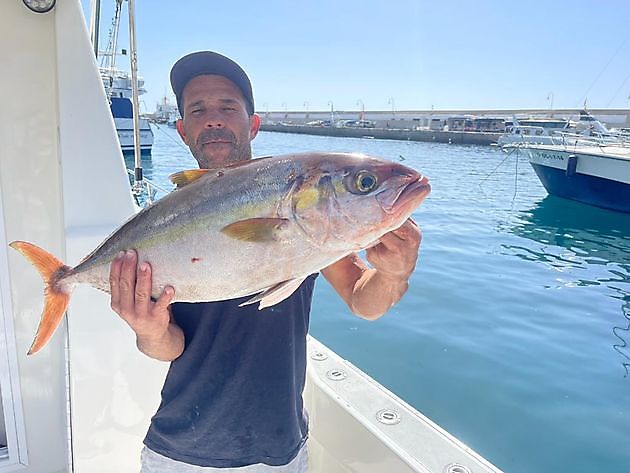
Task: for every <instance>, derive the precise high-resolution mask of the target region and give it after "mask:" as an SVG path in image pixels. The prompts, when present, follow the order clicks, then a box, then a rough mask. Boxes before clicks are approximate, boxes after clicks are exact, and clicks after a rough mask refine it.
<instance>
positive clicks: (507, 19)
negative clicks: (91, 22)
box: [82, 0, 630, 111]
mask: <svg viewBox="0 0 630 473" xmlns="http://www.w3.org/2000/svg"><path fill="white" fill-rule="evenodd" d="M82 3H83V5H84V11H85V12H86V14H87V12H89V0H82ZM113 3H114V2H113V0H111V1H109V0H102V7H101V8H102V10H101V38H102V39H101V45H103V46H104V44H105V40H106V37H107V32H108V29H109V24H110V23H111V17H112V16H113V6H112V4H113ZM126 11H127V9H126V3H125V7H124V10H123V13H124V15H125V17H124V20H125V21H124V22H123V23H122V24H121V35H120V39H119V47H127V44H128V43H127V41H128V39H127V37H128V35H127V23H126ZM629 21H630V1H628V0H601V1H595V0H590V1H589V0H573V1H565V0H558V1H554V0H547V1H539V0H534V1H519V2H510V1H505V0H503V1H494V0H492V1H486V2H482V1H458V0H451V1H435V0H434V1H424V0H416V1H412V0H381V1H374V0H362V1H357V0H318V1H314V2H298V1H288V0H266V1H259V2H246V1H242V0H241V1H235V2H225V1H224V2H213V1H209V0H206V1H198V0H180V1H177V2H174V1H169V2H167V1H162V0H136V36H137V42H138V44H137V46H138V64H139V71H140V74H141V75H142V76H143V77H144V79H145V87H146V88H147V90H148V93H147V94H145V95H144V96H143V97H142V100H143V102H144V106H145V108H146V109H147V110H149V111H152V110H154V109H155V104H156V102H157V101H159V100H160V99H161V97H163V96H164V94H165V93H166V94H167V95H169V96H171V97H172V93H171V90H170V86H169V82H168V75H169V71H170V68H171V66H172V64H173V63H174V62H175V61H176V60H177V59H178V58H180V57H181V56H183V55H185V54H187V53H189V52H192V51H197V50H203V49H210V50H215V51H219V52H221V53H223V54H226V55H228V56H230V57H232V58H233V59H235V60H236V61H237V62H239V63H240V64H241V66H243V68H244V69H245V70H246V71H247V72H248V74H249V75H250V78H251V80H252V83H253V86H254V95H255V101H256V107H257V109H258V111H265V110H266V109H268V110H269V111H273V110H284V109H285V108H286V109H288V110H307V109H308V110H330V105H329V102H332V103H333V104H334V107H335V109H338V110H358V109H360V108H361V107H365V109H366V110H391V108H392V102H393V104H394V107H395V109H396V110H410V109H423V110H426V109H430V108H431V107H434V108H435V109H436V110H438V109H439V110H444V109H476V108H480V109H485V108H494V109H509V108H549V107H550V106H551V97H552V96H553V106H554V108H576V107H580V106H581V105H582V104H583V102H584V99H585V97H586V98H587V100H588V102H587V103H588V106H589V108H630V99H629V98H628V96H629V95H630V27H629V26H628V25H629V23H628V22H629ZM118 61H119V63H121V64H125V65H126V66H127V67H128V64H127V60H126V58H122V59H119V60H118ZM392 99H393V100H392Z"/></svg>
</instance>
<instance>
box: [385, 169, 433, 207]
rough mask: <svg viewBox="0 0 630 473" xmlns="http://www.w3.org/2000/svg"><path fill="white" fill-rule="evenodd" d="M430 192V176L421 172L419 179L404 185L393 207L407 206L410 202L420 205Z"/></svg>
mask: <svg viewBox="0 0 630 473" xmlns="http://www.w3.org/2000/svg"><path fill="white" fill-rule="evenodd" d="M429 192H431V184H429V178H428V177H426V176H423V175H422V174H421V175H420V176H419V177H418V179H416V180H414V181H412V182H410V183H409V184H407V185H406V186H404V187H403V189H402V191H401V192H400V194H398V197H397V198H396V200H395V201H394V204H393V207H397V206H399V205H403V206H406V205H407V204H409V203H411V204H414V205H415V206H418V205H420V203H421V202H422V201H423V200H424V198H425V197H426V196H427V195H429ZM416 202H417V203H416Z"/></svg>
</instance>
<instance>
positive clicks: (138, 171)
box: [127, 0, 142, 191]
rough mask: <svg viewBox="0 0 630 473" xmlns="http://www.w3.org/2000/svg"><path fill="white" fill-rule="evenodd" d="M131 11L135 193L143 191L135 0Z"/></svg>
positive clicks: (129, 0)
mask: <svg viewBox="0 0 630 473" xmlns="http://www.w3.org/2000/svg"><path fill="white" fill-rule="evenodd" d="M127 2H128V7H127V9H128V11H129V49H130V54H129V60H130V63H131V104H132V106H133V154H134V158H135V170H134V183H133V187H134V191H139V190H140V189H142V161H141V154H140V105H139V101H138V57H137V54H136V24H135V0H127Z"/></svg>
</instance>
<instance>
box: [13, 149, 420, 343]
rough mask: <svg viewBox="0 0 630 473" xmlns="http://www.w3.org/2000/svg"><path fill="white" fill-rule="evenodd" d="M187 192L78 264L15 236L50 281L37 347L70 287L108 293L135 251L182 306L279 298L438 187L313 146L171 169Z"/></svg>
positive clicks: (394, 224)
mask: <svg viewBox="0 0 630 473" xmlns="http://www.w3.org/2000/svg"><path fill="white" fill-rule="evenodd" d="M171 180H172V181H173V182H174V183H175V184H177V185H178V189H176V190H175V191H173V192H171V193H170V194H169V195H167V196H166V197H164V198H162V199H161V200H159V201H157V202H156V203H154V204H153V205H151V206H149V207H146V208H145V209H143V210H142V211H140V212H139V213H137V214H136V215H134V216H133V217H132V218H131V219H130V220H128V221H127V222H126V223H124V224H123V225H122V226H121V227H120V228H118V229H117V230H116V231H115V232H114V233H113V234H112V235H110V236H109V237H108V238H107V239H106V240H105V241H103V243H101V244H100V245H99V246H98V247H97V248H96V249H95V250H94V251H92V253H90V254H89V255H88V256H86V257H85V258H84V259H83V260H82V261H81V262H80V263H79V264H78V265H76V266H75V267H74V268H71V267H69V266H66V265H64V264H63V263H62V262H61V261H59V260H58V259H57V258H55V257H54V256H53V255H51V254H50V253H48V252H46V251H45V250H43V249H41V248H38V247H37V246H35V245H33V244H31V243H27V242H23V241H14V242H12V243H11V247H13V248H15V249H16V250H18V251H20V252H21V253H22V254H23V255H24V256H25V257H26V258H28V259H29V260H30V262H31V263H32V264H33V265H35V266H36V268H37V269H38V270H39V272H40V273H41V275H42V277H43V278H44V281H45V283H46V288H45V303H44V311H43V314H42V318H41V321H40V323H39V327H38V329H37V333H36V335H35V339H34V341H33V344H32V345H31V347H30V350H29V354H32V353H35V352H37V351H38V350H40V349H41V348H42V347H43V346H44V345H45V344H46V342H47V341H48V340H49V339H50V337H51V336H52V334H53V332H54V331H55V329H56V327H57V325H58V324H59V322H60V321H61V318H62V317H63V314H64V313H65V311H66V308H67V305H68V302H69V300H70V295H71V293H72V289H73V287H74V286H75V285H76V284H79V283H87V284H89V285H91V286H93V287H95V288H97V289H100V290H103V291H105V292H109V290H110V288H109V269H110V264H111V262H112V260H113V259H114V258H115V257H116V256H117V255H118V253H119V252H120V251H122V250H126V249H130V248H134V249H135V250H136V251H137V252H138V261H139V262H141V261H147V262H149V263H150V264H151V268H152V272H151V274H152V277H153V288H152V294H153V296H154V297H158V296H159V295H160V294H161V292H162V290H163V289H164V287H165V286H167V285H171V286H173V287H174V288H175V297H174V299H173V300H174V301H187V302H199V301H218V300H224V299H233V298H237V297H243V296H248V295H255V297H253V298H252V299H250V300H248V301H247V303H256V302H258V303H259V307H260V308H263V307H268V306H270V305H274V304H276V303H278V302H280V301H282V300H284V299H285V298H287V297H289V296H290V295H291V294H292V293H293V292H294V291H295V290H296V289H297V288H298V287H299V285H300V284H301V282H302V281H303V280H304V278H306V277H307V276H308V275H309V274H312V273H315V272H317V271H319V270H321V269H322V268H325V267H326V266H328V265H330V264H332V263H334V262H335V261H338V260H339V259H341V258H342V257H344V256H346V255H348V254H350V253H352V252H355V251H358V250H361V249H364V248H367V247H369V246H371V245H373V244H375V243H377V242H378V240H379V238H380V237H381V236H382V235H383V234H385V233H387V232H388V231H390V230H393V229H396V228H398V227H399V226H400V225H401V224H402V223H403V222H404V221H405V220H406V219H407V218H408V217H409V215H410V214H411V212H412V211H413V210H414V209H415V208H416V207H417V206H418V205H420V203H421V202H422V201H423V199H424V198H425V197H426V196H427V194H428V193H429V192H430V186H429V183H428V179H427V178H426V177H423V176H422V175H421V174H420V173H418V172H417V171H415V170H413V169H411V168H408V167H406V166H403V165H401V164H398V163H393V162H389V161H384V160H380V159H376V158H372V157H368V156H365V155H359V154H345V153H309V154H295V155H286V156H276V157H266V158H259V159H254V160H251V161H247V162H244V163H239V164H236V165H233V166H229V167H225V168H222V169H211V170H207V169H195V170H191V171H182V172H180V173H177V174H174V175H173V176H171Z"/></svg>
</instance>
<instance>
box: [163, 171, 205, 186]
mask: <svg viewBox="0 0 630 473" xmlns="http://www.w3.org/2000/svg"><path fill="white" fill-rule="evenodd" d="M209 172H210V169H188V170H186V171H179V172H176V173H175V174H171V175H170V176H168V178H169V179H170V180H171V182H172V183H173V184H175V185H176V186H177V188H178V189H179V188H180V187H184V186H185V185H186V184H190V183H191V182H194V181H196V180H197V179H199V178H200V177H202V176H205V175H206V174H207V173H209Z"/></svg>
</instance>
